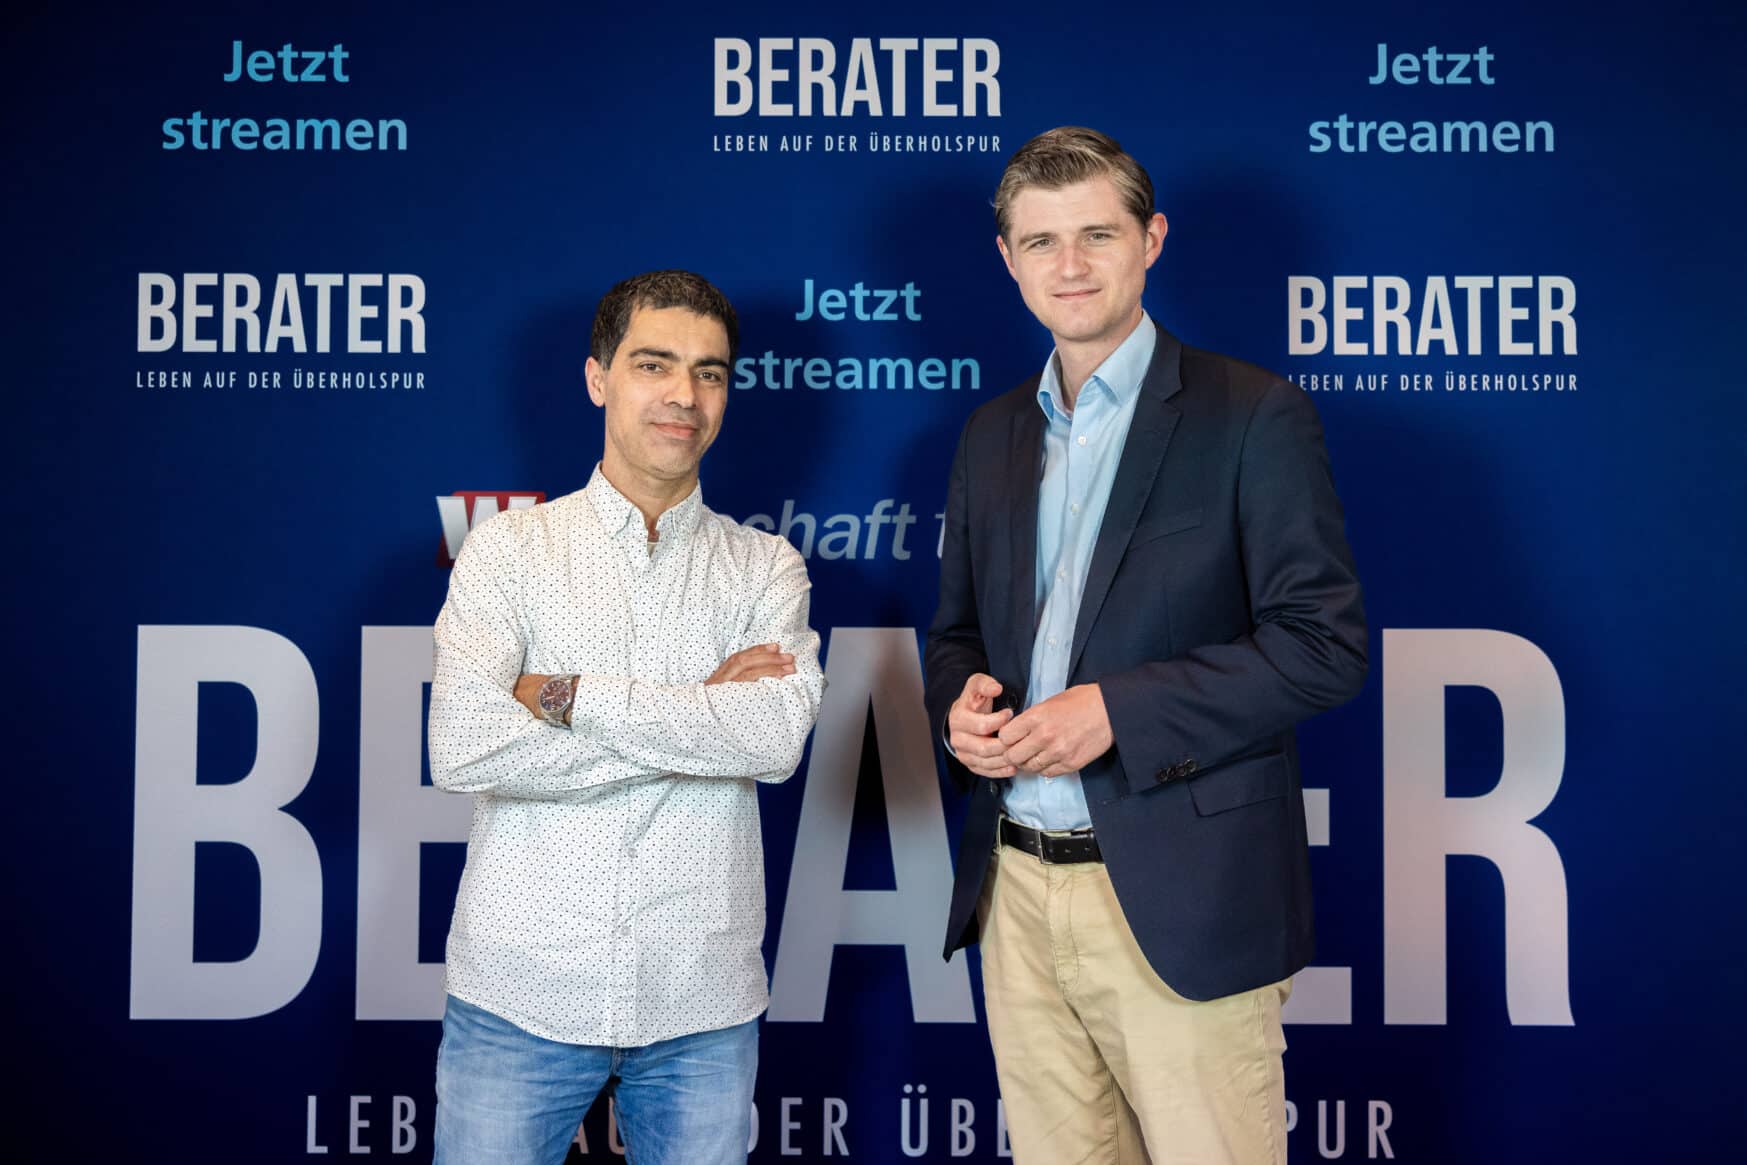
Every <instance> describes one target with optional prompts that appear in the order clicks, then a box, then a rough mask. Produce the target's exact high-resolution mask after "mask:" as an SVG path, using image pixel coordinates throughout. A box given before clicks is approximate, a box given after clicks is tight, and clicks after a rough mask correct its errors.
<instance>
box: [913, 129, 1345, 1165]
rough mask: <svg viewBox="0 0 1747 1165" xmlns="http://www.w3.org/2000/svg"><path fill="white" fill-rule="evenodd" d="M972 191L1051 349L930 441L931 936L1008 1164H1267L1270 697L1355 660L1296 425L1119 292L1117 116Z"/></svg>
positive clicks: (1275, 964) (1304, 896) (1299, 842)
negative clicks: (973, 1033) (974, 1022)
mask: <svg viewBox="0 0 1747 1165" xmlns="http://www.w3.org/2000/svg"><path fill="white" fill-rule="evenodd" d="M995 205H996V219H997V226H998V229H999V238H998V240H997V245H998V247H999V249H1000V251H1001V254H1002V256H1003V258H1004V259H1005V260H1006V263H1007V267H1008V271H1009V272H1010V273H1011V274H1012V276H1013V278H1014V279H1015V281H1016V282H1017V283H1018V284H1019V288H1020V291H1021V293H1022V295H1023V296H1024V299H1025V302H1026V304H1027V306H1028V307H1029V308H1030V309H1031V310H1032V312H1033V313H1034V314H1035V315H1036V316H1037V317H1038V319H1039V321H1040V322H1042V323H1043V324H1044V325H1045V326H1046V327H1047V328H1048V329H1049V331H1050V333H1051V335H1052V336H1053V338H1054V340H1055V344H1056V349H1055V352H1054V353H1053V354H1052V355H1051V357H1050V361H1049V364H1048V365H1047V366H1046V368H1045V369H1044V371H1043V372H1042V373H1041V374H1040V375H1039V376H1034V377H1032V378H1031V379H1030V380H1028V381H1027V382H1026V383H1024V384H1022V385H1020V386H1019V387H1018V388H1016V389H1014V390H1013V391H1011V392H1009V393H1006V394H1004V395H1002V396H1001V397H999V398H997V399H995V400H993V401H991V402H990V403H988V404H987V405H985V406H983V407H982V408H980V409H978V410H977V411H976V412H975V413H973V414H972V415H971V417H970V419H969V421H968V422H967V423H966V425H965V428H964V432H963V435H962V436H961V438H960V440H959V445H958V452H957V455H956V457H955V458H954V460H953V466H952V476H951V482H950V487H949V492H948V496H947V512H946V528H945V534H944V544H943V548H942V560H941V579H940V605H939V609H938V610H937V612H936V614H935V617H934V621H933V624H932V626H931V627H930V628H929V632H928V644H927V652H926V666H925V670H926V673H927V702H928V708H929V711H930V714H931V716H932V717H933V719H934V721H935V722H936V723H937V724H941V725H942V726H943V731H944V734H945V742H946V745H947V752H948V759H947V767H948V770H949V772H950V774H951V776H952V778H953V780H954V782H955V783H956V784H957V785H958V787H959V788H960V789H961V790H962V791H964V792H967V793H969V794H970V797H971V804H970V808H969V811H968V814H967V816H966V822H965V829H964V836H963V839H962V842H961V844H960V849H959V857H958V866H957V876H956V881H955V883H954V887H953V898H952V905H951V911H950V916H949V920H948V924H947V935H946V953H947V955H948V956H950V955H951V952H952V951H954V950H956V949H958V948H959V947H962V946H966V945H968V944H970V943H973V942H977V941H979V938H980V939H981V942H982V948H983V981H984V995H985V1000H986V1003H987V1009H988V1014H989V1027H990V1036H991V1039H992V1042H993V1044H994V1049H995V1057H996V1064H997V1070H998V1072H999V1075H1000V1083H1001V1093H1002V1097H1003V1100H1004V1102H1005V1106H1006V1112H1007V1121H1008V1127H1009V1130H1010V1132H1011V1136H1012V1142H1013V1149H1014V1154H1015V1157H1016V1158H1017V1159H1018V1160H1019V1161H1021V1162H1022V1163H1023V1162H1026V1161H1032V1162H1040V1163H1051V1165H1053V1163H1055V1162H1067V1161H1075V1162H1079V1161H1120V1162H1128V1161H1148V1160H1152V1161H1167V1160H1168V1161H1185V1162H1191V1161H1192V1162H1196V1163H1198V1165H1200V1163H1207V1162H1225V1161H1229V1162H1244V1163H1248V1162H1261V1161H1277V1162H1284V1160H1285V1086H1284V1076H1283V1069H1282V1064H1281V1052H1282V1051H1283V1050H1284V1047H1285V1041H1284V1037H1283V1034H1282V1031H1281V1027H1280V1008H1281V1005H1282V1004H1283V1003H1284V1002H1285V999H1286V996H1287V994H1288V993H1289V991H1290V983H1289V980H1290V977H1291V976H1292V974H1293V973H1294V972H1296V971H1297V970H1298V969H1299V968H1301V967H1303V966H1304V965H1305V964H1306V963H1307V962H1308V961H1309V958H1310V956H1311V951H1312V946H1313V935H1312V921H1311V899H1310V871H1309V860H1308V850H1307V848H1306V846H1307V842H1306V836H1305V825H1304V808H1303V801H1302V795H1301V792H1300V788H1299V773H1298V756H1297V751H1296V746H1295V744H1294V740H1293V726H1294V725H1296V724H1297V723H1298V722H1299V721H1300V720H1303V719H1305V718H1306V717H1309V716H1311V715H1313V714H1315V713H1316V712H1318V711H1320V710H1322V709H1324V708H1329V707H1333V706H1335V705H1337V704H1340V703H1342V702H1344V701H1346V700H1348V699H1350V698H1351V697H1352V696H1353V695H1355V694H1356V693H1357V692H1358V690H1359V688H1360V686H1361V685H1362V683H1363V682H1364V678H1365V671H1366V649H1365V618H1364V612H1363V608H1362V606H1361V601H1360V593H1359V583H1358V579H1357V577H1356V574H1355V571H1354V567H1353V561H1352V555H1351V552H1350V551H1349V549H1348V547H1347V542H1346V537H1345V534H1344V531H1343V520H1342V514H1341V507H1340V502H1339V500H1338V499H1337V498H1336V496H1335V491H1334V486H1333V482H1332V480H1331V478H1330V473H1329V466H1328V457H1327V453H1326V450H1325V448H1324V444H1323V439H1322V430H1321V426H1320V424H1319V423H1318V420H1317V416H1316V412H1315V410H1314V409H1313V408H1312V406H1311V404H1310V402H1309V400H1308V398H1307V397H1306V396H1305V395H1304V394H1303V393H1302V392H1301V391H1300V390H1298V389H1297V388H1296V387H1294V386H1293V385H1291V384H1289V383H1287V382H1286V381H1284V380H1282V379H1280V378H1279V377H1276V376H1274V375H1272V374H1270V373H1268V372H1266V371H1263V370H1262V369H1259V368H1256V367H1254V366H1252V365H1249V364H1244V363H1241V362H1239V361H1236V360H1232V359H1229V358H1227V357H1224V356H1219V355H1215V354H1213V353H1210V352H1203V351H1200V350H1198V349H1195V348H1191V347H1188V346H1187V345H1184V344H1182V343H1180V342H1179V341H1178V340H1177V339H1176V338H1175V337H1174V336H1172V335H1171V334H1170V333H1169V332H1167V331H1165V330H1164V329H1163V328H1160V327H1157V325H1155V324H1154V323H1153V322H1152V321H1151V320H1150V318H1148V316H1147V315H1146V313H1145V312H1144V311H1143V310H1142V308H1141V302H1140V301H1141V291H1142V289H1143V287H1144V285H1145V277H1146V271H1147V270H1148V269H1149V268H1150V267H1151V266H1152V264H1153V262H1154V261H1155V260H1156V259H1157V258H1158V255H1159V251H1160V248H1161V246H1162V244H1163V241H1164V236H1165V230H1166V223H1165V218H1164V216H1163V215H1161V214H1158V213H1157V212H1156V211H1155V210H1154V209H1153V191H1152V183H1151V181H1150V179H1149V178H1148V177H1147V175H1146V171H1145V170H1144V169H1142V168H1141V167H1140V165H1139V164H1138V163H1136V162H1135V161H1134V159H1133V158H1131V157H1129V155H1127V154H1126V153H1124V152H1123V151H1122V150H1121V147H1120V146H1118V145H1117V143H1116V142H1114V141H1112V140H1111V139H1110V138H1108V137H1106V136H1105V135H1103V134H1100V133H1097V132H1096V131H1093V130H1087V129H1077V128H1064V129H1057V130H1051V131H1050V132H1049V133H1046V134H1043V135H1040V136H1039V137H1037V138H1034V139H1033V140H1032V141H1030V142H1028V143H1027V144H1026V145H1025V146H1024V147H1022V148H1021V149H1020V150H1019V151H1018V153H1016V154H1015V155H1014V156H1013V158H1012V160H1011V161H1010V162H1009V163H1008V166H1007V170H1006V172H1005V174H1004V175H1003V177H1002V181H1001V186H1000V189H999V190H998V192H997V195H996V202H995Z"/></svg>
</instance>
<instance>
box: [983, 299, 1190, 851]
mask: <svg viewBox="0 0 1747 1165" xmlns="http://www.w3.org/2000/svg"><path fill="white" fill-rule="evenodd" d="M1157 341H1158V333H1157V331H1156V330H1155V329H1154V327H1153V322H1152V320H1151V318H1149V317H1148V316H1147V315H1146V313H1144V312H1143V313H1141V318H1140V324H1139V326H1137V327H1136V328H1135V329H1134V331H1132V332H1130V333H1129V335H1128V338H1127V339H1126V340H1124V341H1122V344H1121V345H1120V346H1119V347H1118V348H1117V349H1116V351H1114V352H1112V353H1110V356H1109V358H1108V359H1106V360H1105V361H1104V363H1102V364H1100V365H1099V366H1098V368H1097V370H1096V371H1094V372H1093V373H1092V375H1091V376H1090V377H1088V378H1087V380H1086V383H1085V385H1084V386H1083V387H1082V388H1081V389H1080V394H1079V399H1078V400H1077V401H1076V402H1075V405H1074V407H1073V408H1072V409H1070V408H1068V406H1067V398H1066V396H1065V395H1064V394H1063V392H1062V382H1061V374H1060V373H1059V371H1058V370H1057V361H1056V354H1055V353H1054V352H1051V353H1050V357H1049V363H1048V364H1047V365H1046V366H1045V367H1044V370H1043V380H1042V381H1041V382H1040V383H1039V384H1038V386H1037V404H1038V407H1039V408H1041V409H1042V410H1043V416H1044V423H1045V427H1044V436H1043V484H1042V485H1041V486H1039V488H1038V495H1037V610H1038V611H1039V612H1040V614H1039V617H1038V620H1037V638H1036V640H1035V641H1034V642H1033V644H1032V648H1031V687H1030V689H1029V690H1028V691H1027V692H1026V693H1025V706H1026V707H1027V708H1029V707H1031V705H1033V704H1037V703H1041V702H1042V701H1044V700H1047V699H1049V698H1050V697H1051V696H1054V695H1057V694H1059V693H1060V692H1061V691H1062V690H1063V689H1064V688H1066V687H1067V683H1068V656H1069V653H1070V652H1071V651H1072V649H1073V643H1074V622H1075V620H1076V619H1077V618H1078V617H1079V613H1080V595H1081V593H1082V592H1083V591H1084V590H1085V589H1086V571H1087V569H1088V568H1089V567H1090V566H1091V564H1092V548H1093V546H1094V545H1095V544H1096V543H1097V541H1098V528H1099V527H1100V526H1102V525H1103V524H1104V507H1105V504H1106V503H1107V502H1108V501H1109V500H1110V485H1111V483H1112V482H1113V481H1115V480H1116V466H1117V463H1118V462H1119V461H1121V460H1122V446H1123V443H1124V442H1125V441H1126V440H1127V439H1128V426H1129V423H1130V422H1132V421H1133V420H1134V406H1135V402H1137V401H1138V400H1139V399H1140V382H1141V380H1142V379H1143V378H1144V377H1145V376H1146V370H1147V365H1148V364H1150V363H1152V358H1153V348H1154V347H1155V346H1156V344H1157ZM1007 816H1009V817H1011V818H1012V819H1013V820H1015V821H1017V822H1019V823H1020V824H1022V825H1029V826H1031V827H1032V828H1033V829H1083V828H1086V827H1087V826H1089V825H1091V824H1092V816H1091V814H1090V812H1088V811H1087V809H1086V795H1085V793H1084V791H1082V789H1081V788H1080V774H1078V773H1070V774H1068V775H1067V776H1062V777H1040V776H1037V775H1036V774H1035V773H1024V772H1022V773H1020V774H1019V775H1018V776H1016V777H1014V778H1012V782H1011V784H1010V785H1009V786H1008V789H1007Z"/></svg>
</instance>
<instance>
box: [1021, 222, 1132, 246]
mask: <svg viewBox="0 0 1747 1165" xmlns="http://www.w3.org/2000/svg"><path fill="white" fill-rule="evenodd" d="M1118 229H1120V228H1119V227H1118V226H1117V224H1115V223H1109V222H1095V223H1088V224H1086V225H1085V226H1083V227H1079V228H1077V230H1076V232H1074V233H1078V234H1082V235H1083V234H1086V233H1087V232H1088V231H1114V230H1118ZM1055 236H1056V232H1055V231H1033V232H1032V233H1030V234H1029V235H1020V236H1019V245H1020V246H1022V247H1023V246H1024V245H1025V244H1026V243H1029V242H1032V241H1034V240H1036V239H1053V238H1054V237H1055Z"/></svg>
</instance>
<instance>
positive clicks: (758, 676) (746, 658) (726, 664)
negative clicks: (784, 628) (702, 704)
mask: <svg viewBox="0 0 1747 1165" xmlns="http://www.w3.org/2000/svg"><path fill="white" fill-rule="evenodd" d="M794 674H795V657H794V656H792V655H790V654H788V653H787V652H785V651H784V650H783V648H782V644H780V643H759V644H755V645H753V646H752V647H748V648H746V649H745V650H744V651H736V652H735V653H734V654H733V655H730V656H729V657H728V658H727V659H724V660H723V661H722V666H720V667H718V668H717V669H716V670H715V671H714V672H711V673H710V678H709V679H707V680H705V681H704V683H706V684H741V683H749V682H751V681H753V680H762V679H764V678H765V677H766V676H770V677H773V678H776V679H781V678H782V677H783V676H792V675H794Z"/></svg>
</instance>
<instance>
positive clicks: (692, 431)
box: [653, 421, 698, 441]
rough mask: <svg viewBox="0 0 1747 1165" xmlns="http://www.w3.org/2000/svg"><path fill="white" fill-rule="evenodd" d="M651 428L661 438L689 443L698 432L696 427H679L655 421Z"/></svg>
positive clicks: (678, 425) (670, 423)
mask: <svg viewBox="0 0 1747 1165" xmlns="http://www.w3.org/2000/svg"><path fill="white" fill-rule="evenodd" d="M653 428H654V429H655V431H656V432H657V433H660V434H661V435H662V436H663V437H671V438H673V439H674V440H675V441H690V440H691V439H692V438H693V437H695V436H697V432H698V429H697V426H696V425H680V424H674V423H672V422H667V421H656V422H654V423H653Z"/></svg>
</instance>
